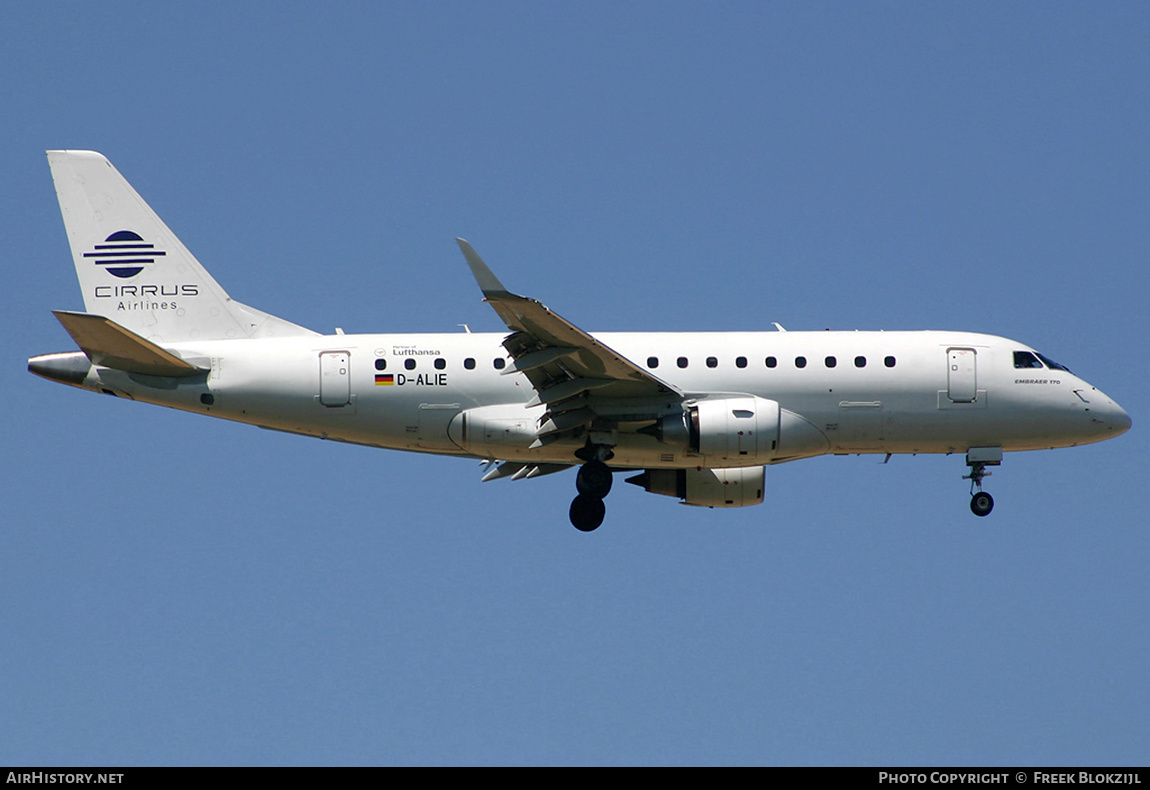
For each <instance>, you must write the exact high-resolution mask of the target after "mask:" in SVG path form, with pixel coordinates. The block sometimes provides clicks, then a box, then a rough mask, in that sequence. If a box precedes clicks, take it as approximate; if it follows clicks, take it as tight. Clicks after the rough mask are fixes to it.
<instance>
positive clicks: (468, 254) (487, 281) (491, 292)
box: [455, 238, 510, 296]
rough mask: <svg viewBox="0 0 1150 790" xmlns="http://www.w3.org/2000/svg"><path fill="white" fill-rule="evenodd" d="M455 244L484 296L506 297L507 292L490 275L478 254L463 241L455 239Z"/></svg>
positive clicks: (489, 270) (494, 277) (492, 275)
mask: <svg viewBox="0 0 1150 790" xmlns="http://www.w3.org/2000/svg"><path fill="white" fill-rule="evenodd" d="M455 243H456V244H458V245H459V249H461V250H463V257H464V258H466V259H467V265H468V266H470V267H471V274H472V276H474V277H475V282H477V283H479V289H480V290H481V291H483V295H484V296H507V295H509V293H510V292H509V291H508V290H507V289H506V288H504V287H503V283H501V282H499V278H498V277H496V276H495V275H494V274H492V272H491V269H489V268H488V267H487V264H486V263H484V262H483V259H482V258H480V257H479V253H477V252H476V251H475V249H474V248H473V247H472V246H471V245H470V244H468V243H467V242H466V241H464V240H463V239H458V238H457V239H456V240H455Z"/></svg>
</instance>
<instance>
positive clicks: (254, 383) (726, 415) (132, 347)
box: [28, 150, 1131, 532]
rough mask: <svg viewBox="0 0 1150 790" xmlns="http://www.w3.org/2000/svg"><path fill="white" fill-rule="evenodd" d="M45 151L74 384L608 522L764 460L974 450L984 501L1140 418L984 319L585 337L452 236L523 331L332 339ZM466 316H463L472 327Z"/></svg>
mask: <svg viewBox="0 0 1150 790" xmlns="http://www.w3.org/2000/svg"><path fill="white" fill-rule="evenodd" d="M48 161H49V165H50V168H51V172H52V178H53V181H54V184H55V188H56V194H57V197H58V199H59V203H60V210H61V212H62V214H63V217H64V224H65V228H66V231H67V234H68V241H69V244H70V246H71V251H72V258H73V263H74V264H75V267H76V273H77V276H78V277H79V280H80V285H81V288H82V290H83V295H84V308H85V311H84V312H73V311H63V310H59V311H54V315H55V316H56V318H57V319H58V320H59V321H60V323H61V324H62V325H63V327H64V329H65V330H66V331H67V332H68V334H69V335H71V337H72V339H73V340H75V342H76V344H77V345H78V346H79V348H80V350H79V351H70V352H63V353H55V354H45V355H41V356H36V357H32V358H31V359H29V360H28V369H29V370H30V371H31V372H32V373H35V374H36V375H38V376H42V377H43V378H46V379H49V380H52V381H56V382H59V383H62V384H68V385H70V386H73V387H78V388H81V389H87V390H92V391H95V392H102V393H106V394H109V395H114V396H117V397H121V398H128V399H130V400H138V401H143V402H145V403H153V404H158V405H160V406H167V407H170V408H174V409H181V410H183V411H189V412H195V413H197V414H205V415H208V416H211V417H220V418H223V419H227V420H234V421H236V422H242V423H247V424H250V425H256V426H259V427H262V428H270V429H274V430H278V431H286V432H289V433H295V434H301V435H304V436H312V437H318V438H321V439H331V440H336V441H341V442H350V443H353V444H360V445H368V446H372V447H381V448H387V449H392V450H406V451H412V452H421V453H435V454H440V455H448V456H457V457H461V458H470V459H478V460H480V461H481V462H484V463H485V464H486V472H485V473H484V474H483V475H482V480H483V481H490V480H496V479H500V478H511V479H512V480H518V479H525V478H533V477H538V476H540V475H546V474H552V473H555V472H561V471H564V470H566V469H570V468H572V467H577V472H576V475H575V488H576V496H575V498H574V499H573V501H572V502H571V505H570V508H569V511H568V515H569V518H570V521H571V523H572V524H573V525H574V526H575V527H576V528H577V529H579V530H581V531H584V532H590V531H592V530H594V529H596V528H598V527H599V526H600V525H601V524H602V522H603V520H604V515H605V512H606V507H605V505H604V501H603V500H604V498H605V497H606V496H607V494H608V492H609V491H610V490H611V488H612V482H613V480H614V475H615V474H616V473H627V474H630V475H631V476H629V477H627V478H626V482H628V483H632V484H634V485H636V486H638V487H640V488H642V489H643V490H645V491H647V492H650V493H653V494H660V495H664V496H669V497H675V498H677V499H678V500H679V501H680V502H682V503H684V504H687V505H696V506H706V507H745V506H749V505H757V504H759V503H761V502H762V501H763V500H764V494H765V476H766V467H767V466H771V465H773V464H779V463H784V462H789V461H795V460H799V459H803V458H812V457H815V456H821V455H826V454H835V455H848V454H849V455H854V454H882V455H884V456H885V460H886V461H889V460H890V458H891V456H892V455H894V454H904V453H906V454H919V453H945V454H953V453H964V454H965V456H966V465H967V467H969V474H967V475H965V476H964V477H963V479H964V480H969V481H970V494H971V500H970V509H971V511H972V512H973V513H974V514H975V515H977V516H986V515H988V514H989V513H990V512H991V510H992V508H993V507H994V499H993V498H992V497H991V495H990V494H989V493H987V492H985V491H984V490H983V480H984V478H986V477H987V476H989V475H990V474H991V472H990V471H989V469H990V468H992V467H997V466H999V465H1000V464H1001V463H1002V460H1003V455H1004V453H1006V452H1015V451H1022V450H1038V449H1051V448H1059V447H1073V446H1077V445H1080V444H1087V443H1091V442H1098V441H1102V440H1105V439H1110V438H1112V437H1115V436H1118V435H1120V434H1122V433H1124V432H1125V431H1127V430H1129V428H1130V426H1131V419H1130V416H1129V415H1128V414H1127V413H1126V412H1125V411H1124V410H1123V409H1122V407H1121V406H1119V405H1118V404H1117V403H1116V402H1115V401H1113V400H1112V399H1111V398H1109V397H1107V396H1106V395H1105V394H1104V393H1102V392H1101V391H1100V390H1098V389H1097V388H1096V387H1094V386H1092V385H1090V384H1089V383H1087V382H1086V381H1084V380H1082V379H1081V378H1079V377H1078V376H1076V375H1074V374H1073V373H1071V372H1070V370H1069V369H1067V368H1066V367H1065V366H1063V365H1060V364H1058V363H1057V362H1054V361H1052V360H1051V359H1050V358H1049V357H1046V356H1044V355H1042V354H1040V353H1039V352H1038V351H1036V350H1035V349H1033V348H1031V347H1029V346H1027V345H1024V344H1022V343H1019V342H1016V341H1014V340H1009V339H1007V338H1003V337H996V336H993V335H987V334H979V333H972V332H947V331H891V332H870V331H866V332H859V331H854V332H842V331H822V332H799V331H789V332H788V331H786V330H785V329H784V328H783V327H781V326H779V325H778V324H775V328H774V330H773V331H766V332H714V331H712V332H697V333H681V332H630V333H601V334H599V333H597V334H594V335H592V334H589V333H587V332H585V331H583V330H582V329H580V328H579V327H577V326H575V325H574V324H572V323H570V322H569V321H567V320H565V319H564V318H562V317H560V316H559V315H557V314H556V313H554V312H552V311H551V310H549V309H548V308H547V307H545V306H544V305H543V304H541V303H540V302H539V301H537V300H535V299H531V298H528V297H524V296H519V295H517V294H515V293H512V292H511V291H508V290H507V288H505V287H504V285H503V283H502V282H501V281H500V280H499V279H498V278H497V277H496V276H495V275H494V274H493V273H492V271H491V269H490V268H489V267H488V266H487V264H486V263H484V261H483V260H482V259H481V258H480V257H479V255H478V254H477V253H476V252H475V250H474V248H473V247H472V246H471V245H470V244H469V243H468V242H466V241H464V240H462V239H457V240H456V241H457V243H458V245H459V248H460V250H461V251H462V253H463V256H464V259H465V261H466V263H467V264H468V266H469V268H470V270H471V274H472V276H473V277H474V278H475V280H476V282H477V283H478V285H479V288H480V290H481V291H482V294H483V299H484V301H486V302H487V303H488V304H490V305H491V306H492V307H493V308H494V310H495V312H496V313H497V314H498V316H499V317H500V318H501V319H502V320H503V322H504V323H505V324H506V325H507V329H508V333H472V332H470V330H468V331H466V332H453V333H442V334H364V335H360V334H344V333H343V332H342V331H341V330H337V331H336V333H335V334H320V333H318V332H315V331H312V330H310V329H306V328H304V327H302V326H298V325H296V324H293V323H291V322H289V321H286V320H284V319H281V318H278V317H276V316H273V315H270V314H268V313H265V312H263V311H260V310H257V309H255V308H253V307H249V306H248V305H245V304H242V303H240V302H237V301H235V300H233V299H232V298H231V297H230V296H229V295H228V294H227V292H226V291H224V289H223V288H221V287H220V285H219V284H218V283H217V282H216V281H215V280H214V279H213V278H212V277H211V275H210V274H208V272H207V270H206V269H204V267H203V266H202V265H201V264H200V263H199V261H197V260H196V258H195V257H194V256H193V255H192V253H191V252H189V251H188V249H187V248H186V247H185V246H184V245H183V244H182V243H181V242H180V240H179V239H178V238H177V237H176V236H175V234H173V233H172V231H171V230H169V229H168V227H167V225H165V224H164V222H163V221H162V220H161V219H160V218H159V217H158V216H157V215H156V213H155V212H154V211H153V210H152V209H151V208H150V207H149V206H148V204H147V203H145V202H144V200H143V199H142V198H141V197H140V196H139V195H138V194H137V193H136V191H135V190H134V189H133V188H132V187H131V185H130V184H129V183H128V181H127V180H125V179H124V177H123V176H121V175H120V173H119V171H117V170H116V168H115V167H113V166H112V164H111V163H110V162H109V161H108V160H107V159H106V158H105V157H104V156H103V155H101V154H99V153H96V152H93V151H73V150H64V151H49V152H48ZM465 328H466V327H465Z"/></svg>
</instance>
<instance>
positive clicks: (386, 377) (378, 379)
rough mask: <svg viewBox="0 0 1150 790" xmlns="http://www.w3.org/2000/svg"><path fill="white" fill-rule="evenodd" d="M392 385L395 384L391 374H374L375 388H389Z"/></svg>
mask: <svg viewBox="0 0 1150 790" xmlns="http://www.w3.org/2000/svg"><path fill="white" fill-rule="evenodd" d="M394 383H395V376H394V375H392V374H391V373H376V374H375V386H377V387H386V386H391V385H392V384H394Z"/></svg>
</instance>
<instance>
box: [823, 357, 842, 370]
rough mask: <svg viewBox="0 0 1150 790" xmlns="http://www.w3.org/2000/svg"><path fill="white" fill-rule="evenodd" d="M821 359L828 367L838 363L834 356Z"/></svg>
mask: <svg viewBox="0 0 1150 790" xmlns="http://www.w3.org/2000/svg"><path fill="white" fill-rule="evenodd" d="M823 361H824V362H826V364H827V367H828V368H833V367H834V366H835V365H837V364H839V361H838V360H837V359H835V358H834V357H827V358H826V359H825V360H823Z"/></svg>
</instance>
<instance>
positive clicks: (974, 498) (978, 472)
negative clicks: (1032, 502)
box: [962, 447, 1002, 516]
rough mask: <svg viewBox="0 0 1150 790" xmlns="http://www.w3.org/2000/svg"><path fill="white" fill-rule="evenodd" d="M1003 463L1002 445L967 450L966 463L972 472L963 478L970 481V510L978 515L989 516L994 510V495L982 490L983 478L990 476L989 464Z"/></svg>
mask: <svg viewBox="0 0 1150 790" xmlns="http://www.w3.org/2000/svg"><path fill="white" fill-rule="evenodd" d="M1001 463H1002V448H1001V447H972V448H970V449H969V450H967V452H966V465H967V466H969V467H970V474H968V475H966V476H964V477H963V478H962V479H963V480H969V481H970V512H971V513H973V514H974V515H976V516H989V515H990V511H992V510H994V497H992V496H991V495H990V494H988V493H986V492H985V491H983V490H982V478H984V477H989V476H990V474H991V473H990V472H988V471H986V467H988V466H998V465H999V464H1001Z"/></svg>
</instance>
